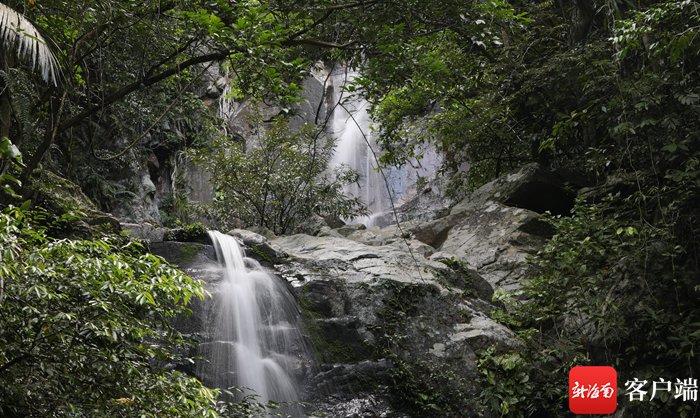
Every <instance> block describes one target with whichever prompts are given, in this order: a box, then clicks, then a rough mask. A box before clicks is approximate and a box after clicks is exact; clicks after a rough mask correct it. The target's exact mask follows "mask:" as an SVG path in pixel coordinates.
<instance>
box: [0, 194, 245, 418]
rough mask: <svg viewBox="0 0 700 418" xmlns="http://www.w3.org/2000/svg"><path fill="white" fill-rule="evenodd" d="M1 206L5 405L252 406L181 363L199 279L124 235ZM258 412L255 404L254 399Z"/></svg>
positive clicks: (14, 412)
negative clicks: (178, 367)
mask: <svg viewBox="0 0 700 418" xmlns="http://www.w3.org/2000/svg"><path fill="white" fill-rule="evenodd" d="M43 216H44V215H41V214H39V213H35V212H26V210H25V209H23V208H15V207H9V208H7V209H6V210H5V211H4V212H3V213H2V214H0V341H2V344H1V345H0V414H1V415H3V416H104V417H110V416H147V417H162V416H193V417H194V416H197V417H205V416H210V417H216V416H220V415H222V414H225V415H226V416H241V415H247V414H246V413H244V412H243V411H244V410H248V409H247V408H249V407H250V408H254V405H253V404H251V403H245V402H244V403H241V404H223V403H219V402H218V401H217V396H218V392H217V391H216V390H212V389H208V388H206V387H204V386H203V385H202V383H201V382H199V381H198V380H196V379H195V378H193V377H190V376H187V375H184V374H182V373H180V372H178V371H174V370H172V367H171V365H172V364H178V363H179V364H185V363H186V362H188V361H191V360H189V359H187V358H185V357H182V355H180V354H177V353H180V352H184V351H185V350H184V348H185V347H187V345H188V342H187V341H186V340H185V339H184V338H183V336H182V335H180V334H179V333H178V332H177V331H175V330H174V329H173V328H172V326H171V321H172V320H173V318H174V317H175V316H177V315H185V314H188V309H187V305H188V303H189V301H190V300H191V299H192V298H203V297H204V288H203V285H202V283H201V282H200V281H196V280H193V279H191V278H189V277H187V276H185V275H184V274H183V273H181V272H180V271H178V270H176V269H175V268H173V267H171V266H170V265H168V264H167V263H166V262H165V261H164V260H163V259H161V258H159V257H156V256H154V255H150V254H147V253H145V251H144V249H143V248H142V247H141V246H139V245H138V244H136V243H133V242H128V241H125V240H124V239H122V238H119V237H109V236H108V237H104V238H102V239H100V240H71V239H61V240H55V239H52V238H50V237H49V236H47V234H46V231H45V229H44V228H43V227H41V226H40V224H37V223H36V220H37V219H39V220H40V219H42V218H43ZM251 410H252V409H251Z"/></svg>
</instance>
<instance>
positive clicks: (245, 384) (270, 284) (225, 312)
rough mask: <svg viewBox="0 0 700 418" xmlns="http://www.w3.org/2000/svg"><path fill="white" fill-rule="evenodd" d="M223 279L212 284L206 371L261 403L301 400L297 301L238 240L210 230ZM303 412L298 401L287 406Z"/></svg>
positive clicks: (210, 381) (220, 385) (291, 411)
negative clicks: (296, 404) (298, 379)
mask: <svg viewBox="0 0 700 418" xmlns="http://www.w3.org/2000/svg"><path fill="white" fill-rule="evenodd" d="M209 236H210V238H211V240H212V242H213V243H214V248H215V249H216V256H217V259H218V260H219V262H220V263H221V264H222V265H223V278H222V279H221V281H220V282H219V283H218V284H217V285H216V287H215V288H214V289H213V291H212V294H213V300H212V303H211V307H210V313H209V315H208V317H209V318H210V319H209V320H210V321H211V324H209V326H207V329H208V335H209V337H210V339H211V341H209V342H207V343H204V344H202V354H203V356H204V358H205V359H206V360H207V361H206V362H205V363H204V366H203V369H204V370H203V373H202V375H203V376H204V377H205V381H207V383H208V384H210V385H212V386H214V387H218V388H224V389H226V388H230V387H233V386H237V387H239V388H241V389H243V390H244V395H255V396H257V397H258V398H257V399H258V401H260V402H263V403H264V402H267V401H276V402H295V401H298V400H299V391H298V390H297V386H298V385H297V376H295V372H299V371H300V369H301V368H302V367H301V366H300V365H301V364H302V361H301V359H302V358H303V352H304V350H305V344H304V340H303V338H302V335H301V332H300V329H299V310H298V308H297V306H296V301H295V300H294V297H293V296H292V295H291V293H290V291H289V290H288V288H287V287H286V285H285V283H284V282H282V281H281V280H280V279H278V278H276V277H274V276H272V275H270V274H268V273H267V272H266V271H265V269H264V268H263V267H262V266H261V265H260V264H259V263H258V262H257V261H256V260H253V259H252V258H248V257H246V256H245V254H244V252H243V251H242V249H241V247H240V246H239V244H238V242H237V241H236V239H235V238H234V237H232V236H229V235H226V234H222V233H220V232H218V231H210V232H209ZM284 412H285V413H286V414H289V415H299V414H300V410H299V408H298V406H296V407H295V406H293V405H292V406H289V407H287V408H286V409H285V411H284Z"/></svg>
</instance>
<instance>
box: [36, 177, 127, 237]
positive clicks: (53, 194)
mask: <svg viewBox="0 0 700 418" xmlns="http://www.w3.org/2000/svg"><path fill="white" fill-rule="evenodd" d="M28 197H29V198H30V199H31V200H32V201H33V203H34V204H35V205H36V206H39V207H41V208H43V209H45V210H47V211H48V212H49V213H51V214H53V215H55V219H56V222H55V225H54V226H55V228H56V229H57V232H59V233H60V234H65V235H77V236H86V237H87V236H94V235H102V234H111V233H114V234H117V233H119V232H120V231H121V226H120V224H119V221H118V220H117V219H116V218H115V217H114V216H112V215H110V214H108V213H105V212H102V211H101V210H99V209H98V208H97V206H96V205H95V203H94V202H92V201H91V200H90V198H88V197H87V196H86V195H85V193H83V191H82V189H81V188H80V186H78V185H77V184H75V183H73V182H72V181H70V180H68V179H65V178H63V177H61V176H59V175H57V174H55V173H52V172H50V171H47V170H39V171H38V172H37V173H36V174H35V175H34V178H33V179H32V182H31V183H30V184H29V187H28Z"/></svg>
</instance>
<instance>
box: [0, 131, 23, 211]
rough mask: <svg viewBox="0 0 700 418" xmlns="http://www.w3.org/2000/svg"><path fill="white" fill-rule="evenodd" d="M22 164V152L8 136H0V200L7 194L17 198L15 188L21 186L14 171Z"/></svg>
mask: <svg viewBox="0 0 700 418" xmlns="http://www.w3.org/2000/svg"><path fill="white" fill-rule="evenodd" d="M21 166H22V153H21V152H20V151H19V148H17V146H16V145H14V144H13V143H12V142H10V140H9V139H8V138H0V202H1V201H2V199H3V198H4V197H5V196H4V195H7V196H8V197H11V198H19V197H20V196H19V195H17V193H16V192H15V189H17V188H19V187H20V186H22V182H20V181H19V179H17V177H16V173H15V172H16V171H17V169H18V168H20V167H21Z"/></svg>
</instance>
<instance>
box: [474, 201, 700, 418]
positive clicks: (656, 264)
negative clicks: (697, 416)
mask: <svg viewBox="0 0 700 418" xmlns="http://www.w3.org/2000/svg"><path fill="white" fill-rule="evenodd" d="M642 196H643V195H642V194H641V193H640V192H637V193H635V194H634V195H632V196H630V197H628V198H627V199H626V200H625V204H623V205H620V202H619V201H618V199H619V197H618V198H614V197H613V196H609V197H608V198H606V199H605V200H604V201H603V202H601V203H597V204H586V203H585V202H579V204H578V205H577V208H576V213H575V215H574V216H572V217H570V218H557V219H553V222H554V224H555V226H556V228H557V231H558V232H557V235H556V236H555V237H554V238H553V239H552V240H551V242H549V243H548V244H547V246H546V247H545V248H544V249H543V250H542V251H541V252H540V253H539V254H538V256H537V258H536V259H535V260H534V263H535V266H536V267H537V269H538V272H537V274H536V275H535V276H534V277H532V279H531V280H530V281H529V282H528V283H527V284H526V285H525V286H524V287H523V289H522V290H521V292H520V293H519V294H518V296H519V297H518V298H517V299H516V298H508V299H507V300H508V301H509V302H510V303H509V312H508V313H506V314H503V315H502V316H501V319H502V320H503V321H504V322H505V323H506V324H508V325H510V326H511V327H513V328H515V329H516V330H519V331H520V335H521V337H522V339H523V341H524V343H525V349H524V350H520V351H518V352H514V353H506V354H501V355H494V353H493V352H492V351H490V352H486V353H485V354H484V356H483V357H482V360H481V363H480V367H481V369H482V372H483V373H484V376H485V378H486V382H487V389H486V390H485V391H484V393H483V394H482V398H483V401H484V402H486V404H487V405H489V407H490V408H491V409H500V410H501V411H502V412H503V413H504V414H507V413H509V412H516V413H518V414H521V415H532V414H536V413H538V412H543V411H555V410H561V409H560V405H562V404H563V402H564V400H565V397H566V392H565V388H564V386H562V385H561V384H559V382H563V381H565V379H566V374H567V372H568V370H569V369H570V367H572V366H574V365H577V364H611V365H613V366H614V367H615V368H616V369H617V370H618V373H619V374H620V379H621V381H622V382H624V381H626V380H627V379H632V378H634V377H637V378H640V379H649V380H650V381H652V380H655V379H658V378H659V377H665V378H675V377H679V378H680V377H683V376H694V375H695V373H696V372H697V370H696V365H697V352H696V350H697V346H698V343H699V340H700V332H699V331H700V314H699V313H698V310H697V306H696V301H697V297H698V294H697V293H698V291H699V288H698V285H697V277H698V271H697V267H696V266H695V264H694V261H693V259H694V255H693V251H694V243H691V242H687V241H686V239H688V237H687V236H686V235H685V234H684V233H679V232H681V229H680V228H683V226H682V225H686V222H695V219H697V218H695V217H694V218H693V219H682V220H681V219H672V218H670V217H668V215H670V213H666V214H665V215H664V216H663V217H660V218H659V219H657V221H656V222H655V223H654V224H651V223H649V221H648V220H646V221H644V220H634V218H635V216H634V214H635V212H638V211H639V210H640V209H642V208H643V206H642V205H643V197H642ZM683 198H684V197H683V196H676V197H675V198H674V201H675V202H674V203H673V204H674V205H675V204H679V205H682V204H683V203H684V202H683ZM676 199H677V200H676ZM685 203H687V202H685ZM642 210H644V209H642ZM694 216H696V215H694ZM507 360H511V364H505V363H504V361H507ZM552 382H553V383H552ZM621 401H622V402H624V398H621ZM497 406H498V408H496V407H497ZM628 408H630V409H628V410H629V411H634V413H635V416H658V414H661V413H663V411H666V412H668V411H669V410H676V411H677V413H678V414H679V415H681V416H690V415H692V412H691V411H692V410H693V406H692V405H688V404H683V403H680V402H674V401H673V400H671V399H663V400H661V401H659V400H657V401H654V402H645V403H638V404H632V405H629V406H628Z"/></svg>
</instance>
